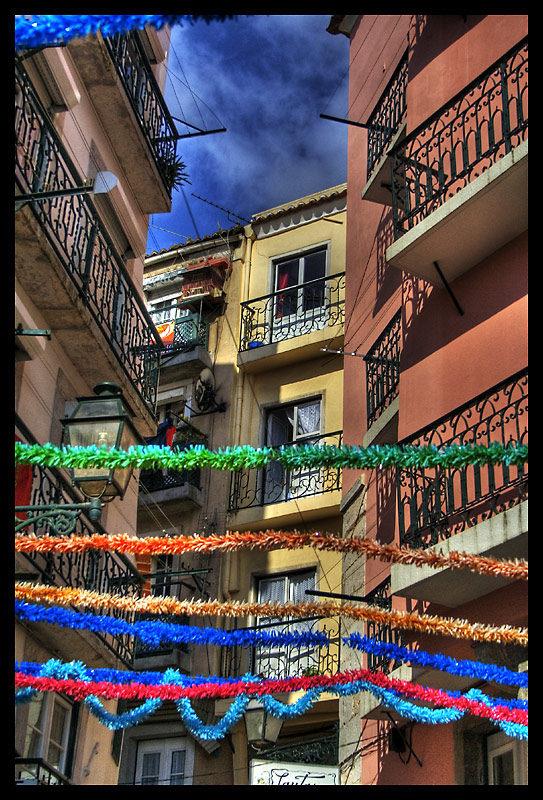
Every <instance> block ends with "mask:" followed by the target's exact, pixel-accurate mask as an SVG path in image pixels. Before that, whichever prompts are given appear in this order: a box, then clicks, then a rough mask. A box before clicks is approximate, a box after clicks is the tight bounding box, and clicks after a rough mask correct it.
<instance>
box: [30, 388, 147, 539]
mask: <svg viewBox="0 0 543 800" xmlns="http://www.w3.org/2000/svg"><path fill="white" fill-rule="evenodd" d="M132 416H133V415H132V412H131V410H130V408H129V406H128V404H127V403H126V401H125V400H124V398H123V395H122V392H121V389H120V387H119V386H117V384H116V383H107V382H104V383H99V384H98V385H97V386H95V387H94V396H93V397H78V398H77V406H76V408H75V410H74V412H73V414H72V415H71V416H70V417H68V418H66V419H62V420H60V422H61V423H62V425H63V426H64V437H63V439H64V443H65V444H68V445H71V446H72V447H92V446H93V445H95V446H96V447H107V448H108V450H109V449H111V448H113V447H114V448H116V449H118V450H127V449H128V448H129V447H131V446H132V445H134V444H144V441H143V439H142V438H141V436H140V435H139V433H138V432H137V430H136V428H135V427H134V425H133V423H132ZM132 472H133V469H132V468H127V469H125V468H122V467H114V468H109V467H84V468H82V467H74V468H71V469H70V474H71V478H72V485H73V486H77V487H78V488H79V489H80V491H81V492H82V493H83V494H84V495H85V497H87V498H88V500H89V501H90V502H87V503H60V504H59V503H48V504H39V505H33V506H15V515H16V519H15V533H19V531H22V530H23V529H24V528H27V527H30V526H31V525H34V526H39V525H44V524H46V525H48V526H49V529H50V530H51V531H52V532H53V533H55V534H62V535H68V534H70V533H73V531H74V530H75V528H76V525H77V521H78V520H79V517H80V515H81V512H83V511H84V512H85V514H86V515H87V516H88V518H89V519H90V520H91V521H92V522H99V520H100V516H101V513H102V503H108V502H110V501H111V500H113V499H114V498H115V497H120V498H121V499H122V498H123V495H124V493H125V492H126V489H127V487H128V481H129V480H130V476H131V475H132ZM21 515H22V516H21Z"/></svg>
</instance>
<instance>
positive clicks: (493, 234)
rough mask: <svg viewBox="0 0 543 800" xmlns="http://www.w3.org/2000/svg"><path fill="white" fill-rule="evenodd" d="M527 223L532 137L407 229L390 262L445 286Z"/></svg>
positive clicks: (388, 257) (390, 249)
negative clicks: (442, 275) (530, 140)
mask: <svg viewBox="0 0 543 800" xmlns="http://www.w3.org/2000/svg"><path fill="white" fill-rule="evenodd" d="M527 229H528V141H527V140H526V141H524V142H521V144H520V145H519V146H518V147H516V148H514V149H513V150H512V151H511V152H510V153H508V154H507V155H506V156H504V157H503V158H502V159H500V160H499V161H497V162H496V163H495V164H492V166H491V167H489V168H488V169H487V170H485V172H483V173H482V174H481V175H479V176H478V177H477V178H475V179H474V180H472V181H471V182H470V183H469V185H468V186H465V187H464V188H463V189H460V191H459V192H458V193H457V194H455V195H454V196H453V197H451V198H450V199H449V200H447V201H446V202H445V203H444V204H443V205H442V206H440V207H439V208H437V209H436V210H435V211H433V212H432V213H430V214H429V215H428V216H427V217H426V218H425V219H423V220H421V221H420V222H419V223H418V224H417V225H415V226H414V227H413V228H411V229H410V230H409V231H407V232H406V233H404V235H403V236H401V237H400V238H399V239H398V240H397V241H395V242H394V244H391V245H390V247H388V248H387V251H386V260H387V261H388V263H389V264H391V265H392V266H394V267H397V268H399V269H402V270H404V271H405V272H408V273H409V274H411V275H416V276H418V277H419V278H423V279H424V280H427V281H429V282H430V283H431V284H433V285H434V286H438V287H440V288H443V286H444V284H443V281H442V280H441V278H440V277H439V274H438V272H437V270H436V268H435V266H434V261H437V262H438V264H439V267H440V269H441V271H442V272H443V274H444V275H445V278H446V280H447V281H448V283H452V281H454V280H455V279H456V278H458V277H459V276H460V275H462V274H463V273H464V272H467V270H469V269H471V267H473V266H475V265H476V264H478V263H479V262H480V261H482V260H483V259H484V258H486V257H487V256H489V255H491V254H492V253H494V252H496V251H497V250H499V249H500V248H501V247H503V246H504V245H505V244H507V242H510V241H512V240H513V239H514V238H516V237H517V236H519V235H520V234H521V233H523V232H524V231H525V230H527Z"/></svg>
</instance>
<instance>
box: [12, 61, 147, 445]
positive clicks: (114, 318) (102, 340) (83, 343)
mask: <svg viewBox="0 0 543 800" xmlns="http://www.w3.org/2000/svg"><path fill="white" fill-rule="evenodd" d="M15 96H16V108H15V186H16V192H17V191H18V192H19V193H20V194H23V195H31V197H32V198H34V197H35V195H36V193H41V194H42V196H41V197H40V198H39V199H31V200H30V201H29V202H26V203H24V204H23V205H22V207H20V208H19V210H18V211H17V212H16V239H15V241H16V261H15V263H16V277H17V280H18V281H19V282H20V283H21V285H22V287H23V289H24V290H25V291H27V292H28V294H29V296H30V297H32V300H33V302H34V303H35V304H36V306H37V307H38V308H39V309H40V311H42V313H43V314H44V317H45V318H46V319H47V322H48V325H49V327H50V328H51V330H52V332H53V335H54V336H55V339H56V340H57V341H58V342H59V343H60V345H61V346H62V347H64V349H65V351H66V352H67V353H68V354H69V356H70V358H71V359H72V361H73V363H74V365H75V366H76V367H77V368H78V369H80V371H81V373H82V374H84V375H86V376H87V379H88V383H89V384H90V385H94V384H96V383H98V382H100V381H103V380H113V381H115V382H118V383H120V384H121V385H122V388H123V391H124V392H125V395H126V397H127V399H128V400H129V402H130V404H131V406H133V410H134V412H135V415H136V420H137V421H138V420H139V423H140V427H141V431H140V432H141V433H142V435H151V434H152V432H153V410H154V406H155V400H156V379H157V373H156V359H157V353H158V350H159V349H160V348H161V346H162V345H161V342H160V338H159V337H158V334H157V333H156V330H155V329H154V326H153V323H152V321H151V319H150V317H149V314H148V312H147V311H146V309H145V305H144V303H143V301H142V299H141V297H140V296H139V294H138V292H137V290H136V288H135V286H134V284H133V283H132V280H131V278H130V276H129V274H128V272H127V271H126V268H125V265H124V263H123V260H122V258H121V256H120V255H119V254H118V252H117V250H116V248H115V246H114V245H113V243H112V241H111V239H110V237H109V235H108V232H107V229H106V227H105V225H104V223H103V222H102V220H101V219H100V217H99V215H98V212H97V210H96V208H95V206H94V203H93V202H92V200H91V199H90V197H89V196H88V195H87V194H82V193H81V192H79V191H78V187H81V185H82V184H83V182H84V181H83V178H82V177H81V176H80V175H79V173H78V171H77V169H76V167H75V165H74V164H73V162H72V161H71V159H70V157H69V155H68V153H67V151H66V149H65V148H64V146H63V145H62V143H61V141H60V139H59V137H58V135H57V133H56V131H55V129H54V128H53V126H52V125H51V123H50V122H49V119H48V115H47V113H46V112H45V110H44V108H43V107H42V105H41V103H40V101H39V99H38V98H37V96H36V94H35V92H34V90H33V87H32V85H31V82H30V81H29V79H28V76H27V75H26V73H25V71H24V70H23V69H22V68H21V67H19V66H17V70H16V80H15ZM56 192H58V193H60V196H59V195H56V194H55V193H56ZM43 193H45V196H43Z"/></svg>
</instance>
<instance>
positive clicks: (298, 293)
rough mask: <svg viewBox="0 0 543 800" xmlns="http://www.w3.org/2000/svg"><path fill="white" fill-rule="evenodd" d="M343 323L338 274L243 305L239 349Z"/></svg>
mask: <svg viewBox="0 0 543 800" xmlns="http://www.w3.org/2000/svg"><path fill="white" fill-rule="evenodd" d="M287 308H288V313H287V312H286V309H287ZM344 321H345V273H344V272H341V273H337V274H336V275H330V276H328V277H327V278H318V279H317V280H314V281H308V282H307V283H301V284H299V285H298V286H289V287H288V288H286V289H281V290H280V291H278V292H273V293H272V294H268V295H264V296H262V297H257V298H255V299H254V300H248V301H246V302H244V303H242V304H241V336H240V345H239V349H240V352H242V351H244V350H251V349H252V348H254V347H261V346H262V345H265V344H271V343H273V342H282V341H284V340H285V339H292V338H294V337H296V336H302V334H304V333H311V332H312V331H316V330H322V329H323V328H328V327H331V326H332V325H338V324H343V322H344Z"/></svg>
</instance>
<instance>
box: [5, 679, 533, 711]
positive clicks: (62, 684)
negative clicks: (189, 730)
mask: <svg viewBox="0 0 543 800" xmlns="http://www.w3.org/2000/svg"><path fill="white" fill-rule="evenodd" d="M356 681H367V682H368V683H372V684H374V685H376V686H379V687H380V688H385V689H394V690H396V691H399V692H400V693H401V694H403V695H405V696H407V697H411V698H414V699H416V700H421V701H426V702H431V703H434V704H435V705H437V706H440V707H442V708H457V709H460V710H462V711H466V712H468V713H470V714H472V715H474V716H478V717H484V718H486V719H494V720H501V721H506V722H514V723H517V724H519V725H527V724H528V712H527V711H525V710H523V709H510V708H507V707H505V706H500V705H497V706H494V707H489V706H487V705H485V704H484V703H480V702H477V701H476V700H470V699H469V698H467V697H451V696H450V695H448V694H447V693H446V692H443V691H441V690H440V689H431V688H428V687H425V686H418V685H416V684H413V683H410V682H409V681H402V680H398V679H396V678H389V677H387V676H386V675H384V674H383V673H375V672H371V671H370V670H367V669H360V670H354V671H351V672H346V673H337V674H335V675H313V676H302V677H297V678H283V679H278V680H263V681H259V682H258V683H256V682H253V681H243V680H240V681H236V682H235V683H207V684H199V685H194V686H179V685H175V684H163V685H148V684H143V683H131V684H114V683H109V682H106V681H93V682H87V681H78V680H73V679H56V678H49V677H36V676H32V675H25V674H23V673H20V672H16V673H15V686H16V687H17V688H20V689H22V688H32V689H36V690H38V691H50V692H63V693H64V694H67V695H70V696H71V697H73V698H74V699H75V700H84V699H85V698H86V697H89V696H90V695H95V696H97V697H102V698H106V699H115V698H123V699H139V700H141V699H148V698H159V699H161V700H177V699H179V698H182V697H186V698H191V699H193V698H215V699H218V698H228V697H236V696H238V695H240V694H251V695H269V694H274V693H282V692H294V691H304V690H305V691H307V690H309V689H313V688H322V689H326V688H333V687H334V686H337V685H343V686H348V685H349V684H352V683H354V682H356Z"/></svg>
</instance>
